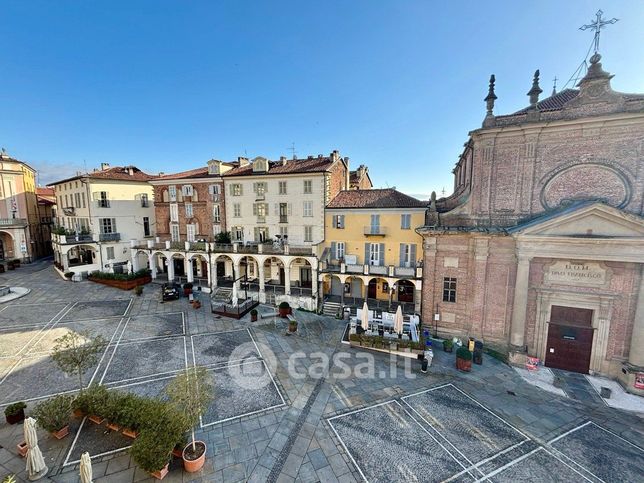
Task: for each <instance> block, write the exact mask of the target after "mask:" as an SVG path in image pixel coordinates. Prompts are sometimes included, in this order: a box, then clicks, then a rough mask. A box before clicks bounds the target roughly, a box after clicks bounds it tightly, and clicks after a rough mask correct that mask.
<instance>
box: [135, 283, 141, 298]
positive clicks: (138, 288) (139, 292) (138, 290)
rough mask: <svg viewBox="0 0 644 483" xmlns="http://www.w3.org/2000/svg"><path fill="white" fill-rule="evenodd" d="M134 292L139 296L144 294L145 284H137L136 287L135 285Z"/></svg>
mask: <svg viewBox="0 0 644 483" xmlns="http://www.w3.org/2000/svg"><path fill="white" fill-rule="evenodd" d="M134 293H135V294H136V295H137V296H138V297H140V296H141V294H143V285H137V286H136V287H134Z"/></svg>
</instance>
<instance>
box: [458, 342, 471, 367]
mask: <svg viewBox="0 0 644 483" xmlns="http://www.w3.org/2000/svg"><path fill="white" fill-rule="evenodd" d="M456 368H457V369H458V370H459V371H464V372H470V371H471V370H472V353H471V352H470V351H469V350H468V349H467V347H459V348H458V349H456Z"/></svg>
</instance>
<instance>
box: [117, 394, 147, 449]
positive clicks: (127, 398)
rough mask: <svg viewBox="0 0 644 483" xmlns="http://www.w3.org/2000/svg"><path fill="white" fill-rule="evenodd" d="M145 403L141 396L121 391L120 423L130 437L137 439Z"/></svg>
mask: <svg viewBox="0 0 644 483" xmlns="http://www.w3.org/2000/svg"><path fill="white" fill-rule="evenodd" d="M142 410H143V405H142V404H141V400H140V398H139V397H137V396H135V395H134V394H130V393H124V394H120V393H119V411H118V423H119V424H120V425H121V427H122V432H123V434H124V435H125V436H127V437H128V438H132V439H135V438H136V437H137V436H138V435H139V427H140V417H139V413H140V412H141V411H142Z"/></svg>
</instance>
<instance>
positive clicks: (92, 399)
mask: <svg viewBox="0 0 644 483" xmlns="http://www.w3.org/2000/svg"><path fill="white" fill-rule="evenodd" d="M81 397H82V398H83V399H82V402H81V404H82V406H81V407H82V410H83V411H84V412H85V413H86V414H89V416H88V418H87V419H89V420H90V421H91V422H93V423H95V424H102V423H103V421H105V417H104V416H103V414H104V413H105V406H106V404H107V399H108V397H109V394H108V392H107V389H106V388H105V386H101V385H95V386H90V387H88V388H87V389H85V391H83V393H82V396H81V395H79V396H78V398H77V399H79V398H81ZM79 406H80V405H79Z"/></svg>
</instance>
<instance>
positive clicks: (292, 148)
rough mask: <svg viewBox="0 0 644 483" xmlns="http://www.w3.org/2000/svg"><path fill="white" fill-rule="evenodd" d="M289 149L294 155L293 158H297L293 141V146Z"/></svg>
mask: <svg viewBox="0 0 644 483" xmlns="http://www.w3.org/2000/svg"><path fill="white" fill-rule="evenodd" d="M288 150H289V151H291V155H292V156H293V159H297V151H295V143H291V147H290V148H288Z"/></svg>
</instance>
